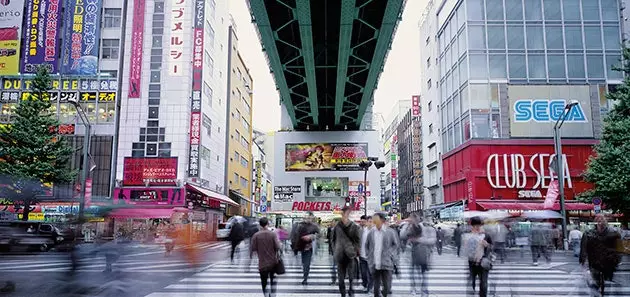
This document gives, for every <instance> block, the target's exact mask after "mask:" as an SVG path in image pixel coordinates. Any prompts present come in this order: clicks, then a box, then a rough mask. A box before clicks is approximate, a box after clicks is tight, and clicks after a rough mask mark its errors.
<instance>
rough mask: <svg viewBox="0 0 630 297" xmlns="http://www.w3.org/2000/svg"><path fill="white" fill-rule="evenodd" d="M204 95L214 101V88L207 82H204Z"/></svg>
mask: <svg viewBox="0 0 630 297" xmlns="http://www.w3.org/2000/svg"><path fill="white" fill-rule="evenodd" d="M203 94H204V95H206V96H207V97H208V98H210V100H212V88H210V86H209V85H208V83H207V82H205V81H204V82H203Z"/></svg>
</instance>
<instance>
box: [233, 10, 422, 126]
mask: <svg viewBox="0 0 630 297" xmlns="http://www.w3.org/2000/svg"><path fill="white" fill-rule="evenodd" d="M246 1H247V0H230V1H229V4H230V13H231V14H232V16H233V18H234V21H235V22H236V27H237V30H238V31H237V34H238V39H239V45H238V50H239V51H240V53H241V56H242V57H243V59H244V60H245V64H246V65H247V66H248V67H249V70H250V73H251V75H252V77H253V80H254V86H253V87H254V106H253V113H254V114H253V117H254V120H253V122H254V128H255V129H258V130H261V131H263V132H268V131H276V130H278V129H279V128H280V96H279V94H278V91H276V86H275V82H274V80H273V76H272V75H271V73H270V71H269V66H268V65H267V60H266V58H265V56H264V55H265V54H264V53H263V52H262V47H261V44H260V40H259V39H258V34H257V33H256V28H255V27H254V24H253V23H252V22H251V16H250V13H249V10H248V8H247V3H246ZM426 3H427V0H407V4H406V6H405V10H404V12H403V17H402V20H401V22H400V23H399V24H398V29H397V31H396V35H395V36H394V42H393V44H392V49H391V51H390V52H389V55H388V57H387V61H386V62H385V69H384V71H383V73H382V74H381V77H380V80H379V82H378V86H377V89H376V91H375V93H374V112H380V113H382V114H383V116H384V117H387V116H388V114H389V113H390V112H391V109H392V106H393V102H396V101H398V100H405V99H411V96H412V95H416V94H419V93H420V86H421V83H420V52H419V51H420V31H419V29H418V21H419V20H420V16H421V15H422V12H423V11H424V7H425V6H426Z"/></svg>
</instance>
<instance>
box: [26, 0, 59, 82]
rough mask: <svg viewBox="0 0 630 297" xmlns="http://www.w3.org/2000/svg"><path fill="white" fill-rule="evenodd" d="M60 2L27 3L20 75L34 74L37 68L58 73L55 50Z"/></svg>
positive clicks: (55, 0)
mask: <svg viewBox="0 0 630 297" xmlns="http://www.w3.org/2000/svg"><path fill="white" fill-rule="evenodd" d="M60 17H61V0H39V1H27V3H26V10H25V12H24V32H23V33H24V39H23V40H24V55H23V58H22V64H21V69H22V71H21V72H22V73H35V72H37V66H43V67H46V68H48V71H49V72H50V73H57V72H58V69H57V67H58V65H57V64H58V61H57V56H58V53H57V49H58V41H59V26H60V25H61V20H60Z"/></svg>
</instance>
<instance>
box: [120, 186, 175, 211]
mask: <svg viewBox="0 0 630 297" xmlns="http://www.w3.org/2000/svg"><path fill="white" fill-rule="evenodd" d="M112 202H113V203H114V204H128V205H147V206H158V205H172V206H183V205H184V204H185V202H186V190H185V189H183V188H141V187H138V188H116V189H114V196H113V197H112Z"/></svg>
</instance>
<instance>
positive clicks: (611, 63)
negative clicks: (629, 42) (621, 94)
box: [606, 55, 623, 79]
mask: <svg viewBox="0 0 630 297" xmlns="http://www.w3.org/2000/svg"><path fill="white" fill-rule="evenodd" d="M606 64H608V67H606V71H608V78H609V79H623V73H622V72H621V71H617V70H613V68H615V67H619V66H621V56H619V55H606Z"/></svg>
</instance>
